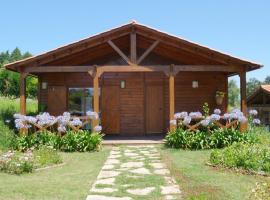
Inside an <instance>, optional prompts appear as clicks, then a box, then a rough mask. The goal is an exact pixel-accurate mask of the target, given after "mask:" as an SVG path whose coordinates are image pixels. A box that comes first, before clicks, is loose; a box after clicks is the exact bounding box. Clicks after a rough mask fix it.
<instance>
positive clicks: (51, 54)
mask: <svg viewBox="0 0 270 200" xmlns="http://www.w3.org/2000/svg"><path fill="white" fill-rule="evenodd" d="M134 30H135V31H136V34H138V35H140V36H141V37H144V38H147V39H149V40H151V39H152V40H154V41H155V40H158V41H160V44H159V45H158V46H157V47H155V48H156V49H157V50H158V48H160V52H161V54H164V56H165V57H166V56H167V57H168V55H166V53H167V54H172V53H173V52H174V53H175V55H176V56H178V55H180V54H183V55H184V56H183V57H185V58H188V57H190V60H192V59H193V58H194V57H198V59H199V60H203V59H205V60H208V61H212V62H210V64H212V63H213V65H214V64H223V65H237V66H243V67H245V70H246V71H250V70H254V69H257V68H260V67H262V65H261V64H257V63H254V62H250V61H246V60H242V59H239V58H236V57H233V56H231V55H228V54H224V53H221V52H219V51H216V50H213V49H210V48H208V47H204V46H202V45H199V44H196V43H194V42H190V41H188V40H185V39H182V38H180V37H177V36H173V35H170V34H168V33H164V32H161V31H159V30H156V29H153V28H150V27H148V26H145V25H142V24H139V23H137V22H134V21H133V22H131V23H128V24H125V25H122V26H120V27H117V28H114V29H111V30H108V31H106V32H103V33H100V34H96V35H94V36H91V37H88V38H86V39H83V40H80V41H77V42H74V43H71V44H68V45H65V46H62V47H59V48H56V49H54V50H51V51H48V52H45V53H42V54H40V55H37V56H33V57H30V58H27V59H24V60H21V61H17V62H14V63H10V64H7V65H5V67H6V68H7V69H10V70H15V71H18V67H27V66H42V65H46V64H47V63H52V62H53V61H57V60H59V59H61V58H66V57H69V56H71V55H76V54H79V53H80V52H82V51H85V50H87V49H90V48H93V47H97V46H99V45H104V44H106V43H107V42H108V41H109V40H115V39H118V38H121V37H125V36H127V35H129V34H130V33H131V32H132V31H134ZM166 48H168V50H164V49H166ZM153 53H155V52H153ZM177 53H178V54H177ZM172 64H174V63H172Z"/></svg>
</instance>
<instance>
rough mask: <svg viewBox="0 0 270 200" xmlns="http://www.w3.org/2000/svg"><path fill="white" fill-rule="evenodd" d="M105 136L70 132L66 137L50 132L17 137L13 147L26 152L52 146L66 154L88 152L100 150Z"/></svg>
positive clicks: (83, 131)
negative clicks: (30, 149)
mask: <svg viewBox="0 0 270 200" xmlns="http://www.w3.org/2000/svg"><path fill="white" fill-rule="evenodd" d="M102 137H103V135H102V134H100V133H90V132H89V131H86V130H80V131H78V132H73V131H68V132H67V133H66V134H65V135H63V136H61V135H56V134H53V133H50V132H42V133H39V134H29V135H24V136H17V137H16V139H15V140H14V142H13V143H12V147H13V148H14V149H16V150H19V151H26V150H27V149H29V148H37V149H39V148H40V147H42V146H50V147H53V148H54V149H58V150H61V151H66V152H74V151H79V152H86V151H95V150H99V149H100V147H101V142H102Z"/></svg>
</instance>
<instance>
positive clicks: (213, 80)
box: [40, 72, 227, 135]
mask: <svg viewBox="0 0 270 200" xmlns="http://www.w3.org/2000/svg"><path fill="white" fill-rule="evenodd" d="M40 79H41V82H42V81H47V82H48V87H49V86H66V87H67V88H68V87H92V84H93V83H92V78H91V76H90V75H89V74H88V73H54V74H53V73H48V74H43V75H41V76H40ZM121 80H124V81H125V84H126V87H125V88H124V89H121V88H120V81H121ZM193 80H194V81H198V83H199V87H198V88H195V89H194V88H192V81H193ZM162 84H163V86H164V87H163V92H164V96H163V97H160V98H164V100H163V102H164V108H163V109H164V116H165V117H164V132H166V131H167V130H168V127H169V82H168V76H166V75H165V74H163V73H162V72H149V73H137V72H136V73H135V72H132V73H104V74H103V75H102V76H101V78H100V85H101V88H102V85H115V86H119V88H120V90H119V102H120V109H119V110H120V111H119V112H120V134H125V135H143V134H144V133H145V128H146V127H145V126H146V125H145V108H146V106H147V105H145V98H146V96H145V87H146V85H162ZM217 90H219V91H225V92H227V75H226V74H223V73H215V72H208V73H207V72H180V73H178V75H177V76H176V77H175V111H176V112H180V111H187V112H190V111H202V105H203V104H204V102H207V103H208V104H209V106H210V109H211V111H213V109H214V108H220V109H222V110H223V111H225V110H226V107H227V100H226V99H227V95H226V97H225V98H224V102H223V105H222V106H217V105H216V102H215V93H216V91H217ZM40 103H45V104H47V103H48V90H42V89H41V90H40ZM101 109H102V108H101ZM101 111H102V110H101ZM103 114H106V113H103Z"/></svg>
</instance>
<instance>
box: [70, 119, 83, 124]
mask: <svg viewBox="0 0 270 200" xmlns="http://www.w3.org/2000/svg"><path fill="white" fill-rule="evenodd" d="M70 124H71V125H72V126H82V121H81V120H80V119H79V118H78V117H75V118H74V119H73V120H71V121H70Z"/></svg>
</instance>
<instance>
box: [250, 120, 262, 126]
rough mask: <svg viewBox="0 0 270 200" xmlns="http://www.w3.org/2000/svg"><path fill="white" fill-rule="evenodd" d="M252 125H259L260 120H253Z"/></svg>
mask: <svg viewBox="0 0 270 200" xmlns="http://www.w3.org/2000/svg"><path fill="white" fill-rule="evenodd" d="M252 123H253V124H255V125H260V124H261V120H259V119H253V121H252Z"/></svg>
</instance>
